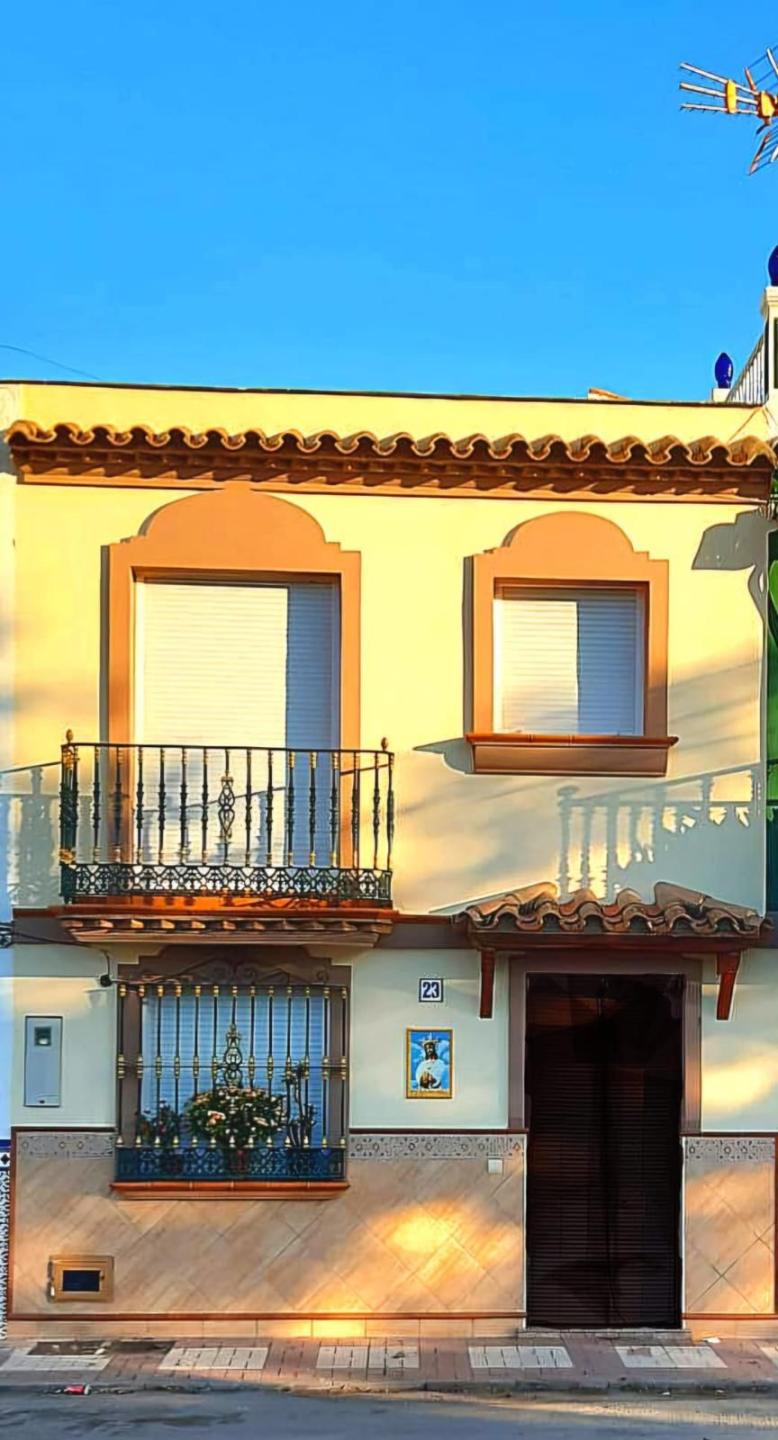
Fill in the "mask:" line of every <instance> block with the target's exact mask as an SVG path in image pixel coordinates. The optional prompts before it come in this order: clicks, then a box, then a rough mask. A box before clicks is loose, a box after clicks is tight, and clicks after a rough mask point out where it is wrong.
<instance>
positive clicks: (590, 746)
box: [465, 512, 677, 775]
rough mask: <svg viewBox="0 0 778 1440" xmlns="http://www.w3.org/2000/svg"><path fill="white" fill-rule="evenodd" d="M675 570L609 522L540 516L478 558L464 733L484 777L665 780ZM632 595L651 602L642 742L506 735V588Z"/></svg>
mask: <svg viewBox="0 0 778 1440" xmlns="http://www.w3.org/2000/svg"><path fill="white" fill-rule="evenodd" d="M668 570H669V567H668V562H667V561H666V560H654V559H652V558H651V557H650V556H649V554H648V553H647V552H646V551H636V550H635V549H633V546H632V544H631V542H630V540H629V539H628V537H627V536H626V535H625V534H624V531H623V530H621V529H620V528H619V526H618V525H616V524H614V522H613V521H611V520H606V519H603V518H602V517H600V516H598V515H592V514H588V513H578V514H574V513H570V512H563V513H557V514H550V515H541V516H538V517H536V518H535V519H533V520H527V521H525V522H524V524H522V525H519V526H517V527H516V529H515V530H513V531H512V532H511V534H510V535H509V536H508V538H507V540H506V542H505V543H504V544H503V545H501V546H499V547H498V548H497V549H494V550H487V551H484V552H483V553H482V554H480V555H475V556H473V557H472V559H471V674H472V688H471V697H470V698H471V715H470V722H471V723H470V728H469V729H468V730H466V732H465V738H466V740H467V741H468V743H469V745H470V747H471V752H472V759H473V769H474V771H475V772H476V773H478V774H504V773H506V772H507V773H516V774H525V773H526V774H547V775H560V774H571V773H572V774H596V775H665V774H666V773H667V756H668V751H669V750H670V748H671V746H672V745H674V744H675V743H676V738H677V737H675V736H671V735H668V733H667V730H668V715H667V710H668V702H667V671H668ZM517 585H518V586H521V587H522V588H525V587H526V588H532V587H533V586H537V587H538V588H545V589H549V590H564V589H578V590H580V589H585V588H587V587H588V586H590V587H591V588H592V589H597V590H602V589H611V588H620V589H623V588H629V589H635V590H639V591H640V593H641V595H642V596H643V617H644V646H645V648H644V659H643V723H642V731H641V733H639V734H637V735H547V734H532V733H525V732H521V731H516V732H507V731H498V730H496V728H495V713H494V695H495V685H494V675H495V649H494V601H495V599H496V598H497V597H498V596H499V593H500V590H501V588H502V587H504V586H517Z"/></svg>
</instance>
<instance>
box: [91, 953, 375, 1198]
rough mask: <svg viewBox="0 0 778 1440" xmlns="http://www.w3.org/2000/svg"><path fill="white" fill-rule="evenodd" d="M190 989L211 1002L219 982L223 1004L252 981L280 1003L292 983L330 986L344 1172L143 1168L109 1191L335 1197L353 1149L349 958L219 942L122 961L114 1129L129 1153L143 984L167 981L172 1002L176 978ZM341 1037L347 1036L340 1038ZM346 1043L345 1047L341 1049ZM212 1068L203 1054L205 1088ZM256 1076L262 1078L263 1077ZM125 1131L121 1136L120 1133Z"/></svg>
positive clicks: (334, 1095) (334, 1146)
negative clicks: (248, 951)
mask: <svg viewBox="0 0 778 1440" xmlns="http://www.w3.org/2000/svg"><path fill="white" fill-rule="evenodd" d="M177 984H178V985H179V986H180V987H181V988H184V989H186V990H191V989H192V987H193V986H194V985H200V986H201V987H202V991H203V999H202V1002H201V1003H202V1004H203V1005H207V1003H208V999H209V996H210V995H211V992H212V990H213V987H214V986H216V987H218V989H219V993H220V996H221V999H222V1003H225V1002H226V1003H227V1004H229V998H230V996H231V994H232V993H233V992H236V993H245V992H247V991H248V990H249V988H250V986H252V985H254V986H256V987H257V988H258V989H259V988H268V987H271V986H272V987H273V988H274V989H275V992H276V996H277V1002H278V1003H280V1004H283V1003H284V997H285V992H286V988H287V987H292V988H293V989H294V991H295V992H300V991H302V990H304V989H305V988H308V987H310V989H311V990H312V991H321V990H323V989H324V988H326V989H328V990H329V992H330V1011H329V1016H330V1032H329V1040H330V1052H331V1053H330V1055H329V1064H330V1072H329V1073H330V1079H329V1088H330V1093H329V1105H330V1107H331V1108H330V1118H331V1120H332V1121H333V1127H332V1131H331V1134H330V1136H329V1140H330V1147H329V1148H330V1150H331V1151H332V1152H335V1151H342V1153H343V1171H344V1173H343V1178H341V1179H321V1178H319V1179H315V1178H311V1179H291V1178H284V1177H283V1176H280V1175H279V1176H278V1177H266V1178H263V1179H259V1178H257V1179H250V1178H248V1177H246V1178H245V1179H242V1178H240V1177H238V1178H235V1177H234V1176H232V1177H229V1176H228V1175H227V1174H226V1173H225V1175H224V1176H223V1177H221V1178H214V1179H196V1178H181V1179H178V1180H176V1179H172V1178H167V1179H157V1178H146V1177H143V1176H141V1175H138V1176H137V1177H133V1178H119V1173H118V1168H119V1167H118V1161H117V1175H116V1177H115V1178H114V1179H113V1181H112V1182H111V1190H112V1191H114V1192H116V1193H117V1194H120V1195H122V1194H124V1195H127V1196H128V1197H134V1198H141V1199H142V1198H144V1196H148V1197H149V1198H156V1197H158V1196H160V1195H163V1194H164V1196H165V1198H169V1199H176V1198H179V1199H186V1198H187V1197H188V1198H190V1199H191V1198H192V1196H193V1195H196V1196H197V1198H198V1199H214V1200H218V1199H222V1200H223V1199H224V1198H225V1197H227V1196H234V1197H236V1198H237V1197H240V1196H243V1197H246V1198H251V1199H256V1200H263V1199H275V1200H281V1199H293V1200H329V1199H333V1198H334V1197H335V1196H337V1195H338V1194H341V1193H342V1192H343V1191H344V1190H346V1189H348V1186H349V1180H348V1149H349V1133H350V1108H351V1107H350V1064H351V968H350V967H349V966H345V965H337V964H334V965H333V964H327V963H326V962H325V963H324V964H322V963H321V962H320V961H319V962H313V961H311V960H310V959H309V958H307V957H302V956H300V954H299V951H297V952H296V954H295V955H294V957H293V956H292V955H283V956H279V955H278V952H277V951H276V952H275V954H274V952H273V951H272V950H270V949H269V950H268V952H267V954H266V955H265V954H263V955H262V956H261V958H259V959H256V958H252V959H251V960H246V959H242V958H239V957H238V958H236V957H235V956H234V955H233V954H230V953H227V952H226V951H225V950H224V949H222V948H221V947H218V946H216V947H212V948H209V949H208V950H207V951H205V952H204V951H202V950H201V949H200V948H199V947H195V946H187V945H183V946H176V947H175V949H174V950H171V949H167V950H163V951H162V952H161V953H160V956H159V957H158V959H156V960H154V961H153V962H145V963H144V962H141V963H140V965H137V966H135V965H122V966H121V967H120V969H119V974H118V977H117V986H118V989H119V999H118V1003H117V1015H116V1045H117V1050H116V1118H115V1125H116V1135H117V1145H118V1147H119V1149H125V1150H128V1151H130V1152H132V1150H133V1149H134V1148H135V1146H134V1140H135V1135H136V1130H135V1123H136V1119H137V1116H138V1114H139V1112H140V1108H141V1106H140V1100H141V1087H142V1084H143V1075H144V1070H145V1067H143V1066H142V1067H141V1070H140V1071H139V1070H138V1066H137V1057H138V1056H139V1055H141V1054H142V1045H143V1036H142V1020H141V1001H142V992H143V988H145V989H146V991H147V992H148V991H152V990H155V989H157V987H159V986H160V985H162V986H164V988H165V991H166V993H167V997H168V1003H172V1001H171V993H172V992H173V991H174V990H175V987H176V985H177ZM341 1042H343V1043H341ZM343 1045H345V1054H343V1053H342V1052H343ZM282 1072H283V1057H279V1061H278V1074H277V1078H281V1077H282ZM210 1074H211V1071H210V1062H209V1059H208V1057H207V1056H205V1057H204V1058H202V1068H201V1075H202V1088H203V1089H204V1090H207V1088H208V1079H209V1076H210ZM260 1079H261V1077H258V1080H257V1083H258V1084H259V1083H260ZM119 1137H121V1138H119Z"/></svg>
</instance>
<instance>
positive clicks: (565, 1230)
mask: <svg viewBox="0 0 778 1440" xmlns="http://www.w3.org/2000/svg"><path fill="white" fill-rule="evenodd" d="M683 997H684V981H683V979H682V977H681V976H677V975H587V974H576V975H532V976H529V977H528V982H527V1032H526V1034H527V1040H526V1097H527V1118H528V1125H529V1144H528V1157H527V1216H526V1224H527V1237H526V1239H527V1322H528V1324H529V1325H536V1326H552V1327H555V1328H556V1327H571V1328H573V1327H579V1328H580V1327H584V1328H604V1327H614V1328H619V1327H631V1326H646V1327H655V1328H672V1327H674V1326H677V1325H679V1324H680V1318H681V1316H680V1295H681V1283H680V1282H681V1258H680V1203H681V1141H680V1121H681V1097H682V1083H683V1030H682V1017H683Z"/></svg>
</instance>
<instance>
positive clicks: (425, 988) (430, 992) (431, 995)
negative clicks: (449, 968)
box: [419, 979, 443, 1005]
mask: <svg viewBox="0 0 778 1440" xmlns="http://www.w3.org/2000/svg"><path fill="white" fill-rule="evenodd" d="M419 1000H420V1002H421V1003H422V1004H427V1005H440V1004H442V1003H443V981H442V980H440V979H437V980H420V981H419Z"/></svg>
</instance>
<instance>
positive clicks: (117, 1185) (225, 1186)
mask: <svg viewBox="0 0 778 1440" xmlns="http://www.w3.org/2000/svg"><path fill="white" fill-rule="evenodd" d="M348 1188H349V1185H348V1181H347V1180H327V1181H319V1180H277V1181H276V1180H274V1181H272V1182H271V1183H267V1184H266V1183H263V1182H262V1181H261V1180H142V1181H135V1180H114V1181H113V1182H112V1183H111V1189H112V1190H113V1191H114V1193H115V1194H116V1195H117V1196H118V1197H119V1199H120V1200H334V1199H335V1197H336V1196H337V1195H342V1194H343V1192H344V1190H348Z"/></svg>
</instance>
